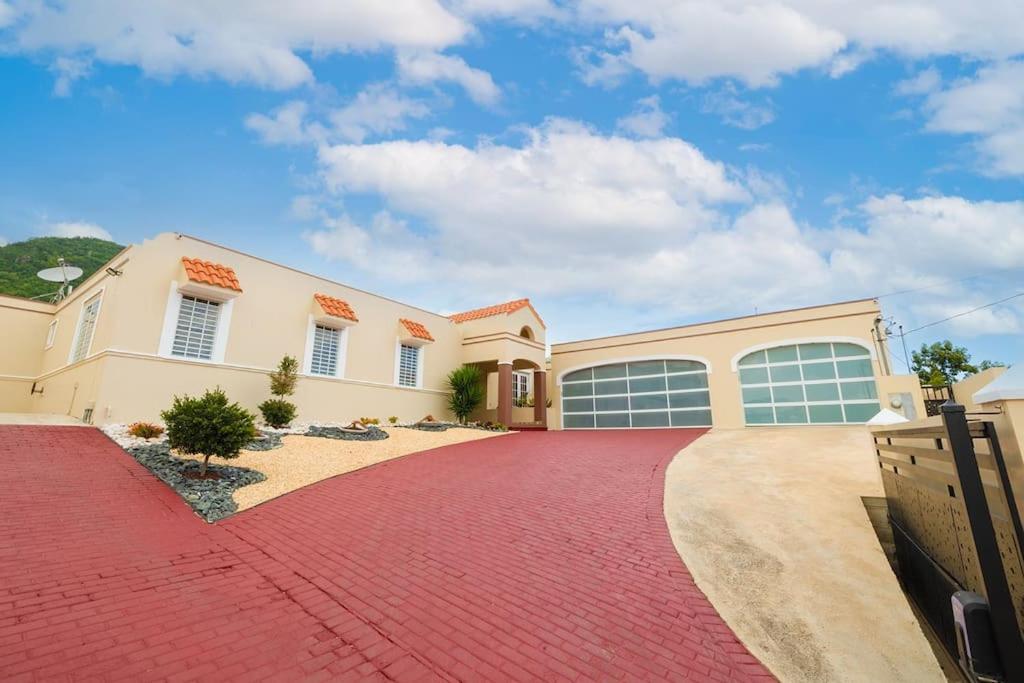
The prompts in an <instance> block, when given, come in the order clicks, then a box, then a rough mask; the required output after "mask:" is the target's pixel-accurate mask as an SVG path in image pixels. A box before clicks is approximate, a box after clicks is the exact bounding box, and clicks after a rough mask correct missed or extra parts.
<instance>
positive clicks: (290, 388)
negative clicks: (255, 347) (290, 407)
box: [270, 356, 299, 396]
mask: <svg viewBox="0 0 1024 683" xmlns="http://www.w3.org/2000/svg"><path fill="white" fill-rule="evenodd" d="M298 379H299V361H297V360H295V359H294V358H293V357H291V356H285V357H284V358H282V359H281V362H280V363H278V364H277V370H275V371H274V372H272V373H270V393H272V394H273V395H274V396H291V395H292V394H294V393H295V382H296V381H298Z"/></svg>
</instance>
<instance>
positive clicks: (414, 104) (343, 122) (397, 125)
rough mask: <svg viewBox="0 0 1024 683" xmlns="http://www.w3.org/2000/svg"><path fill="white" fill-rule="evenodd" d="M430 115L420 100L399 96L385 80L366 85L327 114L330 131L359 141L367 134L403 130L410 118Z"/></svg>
mask: <svg viewBox="0 0 1024 683" xmlns="http://www.w3.org/2000/svg"><path fill="white" fill-rule="evenodd" d="M429 115H430V108H429V107H427V105H425V104H424V103H423V102H420V101H419V100H414V99H411V98H409V97H406V96H405V95H402V94H401V93H399V92H398V91H397V90H395V89H394V88H393V87H391V86H389V85H387V84H385V83H376V84H371V85H368V86H367V87H366V88H364V89H363V90H362V91H361V92H360V93H359V94H358V95H356V97H355V98H354V99H353V100H352V101H351V102H349V103H348V104H347V105H345V106H344V107H342V108H340V109H336V110H334V111H333V112H331V114H330V115H329V116H328V119H329V121H330V123H331V127H332V130H333V131H334V132H335V133H336V134H337V135H338V136H340V137H341V138H342V139H344V140H350V141H353V142H362V141H363V140H364V139H365V138H367V137H368V136H371V135H386V134H389V133H394V132H395V131H400V130H404V129H405V127H406V125H407V123H408V121H409V120H410V119H422V118H424V117H426V116H429Z"/></svg>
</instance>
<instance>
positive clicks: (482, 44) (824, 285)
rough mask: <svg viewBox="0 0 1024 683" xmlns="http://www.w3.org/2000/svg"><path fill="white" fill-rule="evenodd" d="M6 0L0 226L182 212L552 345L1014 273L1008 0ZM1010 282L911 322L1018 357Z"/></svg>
mask: <svg viewBox="0 0 1024 683" xmlns="http://www.w3.org/2000/svg"><path fill="white" fill-rule="evenodd" d="M268 7H269V5H266V4H265V3H263V2H258V1H255V0H254V1H244V2H241V1H240V2H236V3H231V4H230V5H223V6H218V5H215V4H213V3H203V2H199V1H198V0H194V1H193V0H180V1H178V2H171V1H170V0H167V1H166V2H165V1H164V0H156V1H155V2H152V3H145V4H143V3H133V2H126V1H122V0H78V1H76V2H69V3H59V2H55V3H49V4H39V3H35V2H27V1H25V2H23V1H22V0H0V88H2V92H3V95H2V97H3V106H0V149H3V158H4V163H3V165H2V167H0V239H3V240H5V241H9V242H10V241H16V240H20V239H25V238H28V237H33V236H37V235H43V234H96V235H110V236H112V237H113V239H116V240H118V241H120V242H122V243H128V242H135V241H140V240H142V239H145V238H146V237H147V236H150V235H153V234H155V233H157V232H161V231H167V230H174V231H181V232H187V233H190V234H195V235H197V236H201V237H204V238H207V239H210V240H213V241H216V242H221V243H224V244H226V245H229V246H232V247H236V248H239V249H242V250H245V251H249V252H252V253H255V254H257V255H260V256H264V257H267V258H270V259H273V260H276V261H280V262H284V263H287V264H289V265H292V266H296V267H299V268H303V269H306V270H310V271H313V272H316V273H320V274H323V275H326V276H329V277H332V278H335V279H338V280H340V281H342V282H346V283H349V284H352V285H355V286H359V287H364V288H368V289H371V290H373V291H378V292H380V293H382V294H386V295H389V296H393V297H396V298H399V299H402V300H405V301H409V302H410V303H414V304H417V305H421V306H423V307H426V308H429V309H432V310H437V311H441V312H450V311H456V310H461V309H464V308H471V307H475V306H478V305H486V304H489V303H494V302H497V301H501V300H504V299H510V298H515V297H519V296H530V297H531V298H532V299H533V300H534V301H535V303H536V304H537V306H538V308H539V309H540V310H541V311H542V313H543V314H544V315H545V317H546V318H547V319H548V321H549V324H550V325H549V326H550V331H549V334H550V338H551V339H552V340H554V341H559V340H568V339H572V338H578V337H585V336H594V335H601V334H609V333H615V332H625V331H631V330H636V329H643V328H645V327H652V326H659V327H660V326H666V325H672V324H679V323H686V322H694V321H701V320H708V319H714V318H719V317H726V316H732V315H743V314H748V313H753V312H754V310H755V309H756V310H759V311H767V310H774V309H779V308H787V307H794V306H803V305H810V304H816V303H827V302H830V301H836V300H843V299H849V298H857V297H864V296H875V295H881V294H886V293H890V292H897V291H903V290H914V291H911V292H908V293H903V294H898V295H893V296H887V297H885V298H883V299H882V303H883V308H884V311H885V314H886V315H888V316H892V317H893V319H894V320H895V321H896V323H897V324H903V325H904V327H905V329H908V330H909V329H913V328H916V327H919V326H922V325H926V324H928V323H931V322H934V321H937V320H940V319H942V318H945V317H948V316H952V315H955V314H957V313H960V312H963V311H966V310H969V309H972V308H975V307H978V306H983V305H985V304H988V303H990V302H993V301H996V300H999V299H1003V298H1005V297H1007V296H1011V295H1013V294H1015V293H1017V292H1019V291H1024V289H1022V279H1024V278H1022V275H1024V202H1022V201H1021V197H1022V189H1024V183H1022V179H1024V60H1022V59H1021V55H1022V53H1024V37H1022V36H1021V35H1020V32H1019V31H1017V30H1015V29H1014V28H1013V27H1019V26H1020V25H1024V9H1022V8H1020V7H1015V6H1012V5H1011V4H1009V3H996V2H993V3H988V2H978V3H971V5H970V6H964V3H957V2H944V1H935V2H931V3H919V2H918V3H909V2H901V1H900V0H896V1H895V2H887V3H881V2H874V1H873V0H867V1H866V2H862V3H856V6H854V4H852V3H851V4H850V5H842V4H830V5H829V6H828V7H827V8H824V7H823V3H815V2H809V1H804V0H787V1H785V2H774V3H762V2H718V1H717V0H715V1H713V0H687V1H686V2H668V1H667V0H632V1H630V2H625V1H623V0H579V1H577V2H548V1H547V0H460V1H452V2H435V1H434V0H422V1H418V0H402V1H399V2H394V3H377V2H371V1H367V0H346V1H339V2H335V3H320V2H313V1H310V2H294V3H291V4H290V9H289V11H288V12H287V13H285V14H281V13H279V12H275V11H272V10H271V9H268ZM1022 321H1024V297H1021V298H1017V299H1013V300H1011V301H1008V302H1006V303H1005V304H1000V305H997V306H992V307H987V308H983V309H981V310H979V311H978V312H976V313H972V314H970V315H966V316H962V317H958V318H955V319H953V320H951V321H949V322H946V323H943V324H940V325H935V326H932V327H928V328H926V329H923V330H921V331H919V332H915V333H913V334H912V335H910V336H909V337H908V343H909V344H911V345H912V346H917V345H919V344H920V343H922V342H926V341H933V340H936V339H943V338H951V339H953V340H955V341H957V342H958V343H962V344H965V345H967V346H968V347H969V348H970V349H971V350H972V351H973V352H974V355H975V358H976V359H981V358H986V357H987V358H993V359H998V360H1003V361H1007V362H1014V361H1018V360H1020V359H1021V355H1022V351H1021V349H1022V345H1021V344H1020V333H1021V328H1022V325H1024V323H1022Z"/></svg>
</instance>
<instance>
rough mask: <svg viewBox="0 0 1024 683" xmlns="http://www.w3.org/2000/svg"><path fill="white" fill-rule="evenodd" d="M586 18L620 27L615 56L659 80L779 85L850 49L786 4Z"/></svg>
mask: <svg viewBox="0 0 1024 683" xmlns="http://www.w3.org/2000/svg"><path fill="white" fill-rule="evenodd" d="M581 12H582V13H583V14H584V16H586V17H589V18H591V19H592V20H594V21H596V22H599V23H603V24H610V25H612V26H617V28H616V29H615V30H614V32H613V33H611V34H610V35H611V36H612V37H613V38H614V39H615V40H616V41H617V42H618V43H619V44H621V45H622V47H621V48H618V49H617V48H611V49H609V51H608V53H607V54H609V55H612V56H614V57H618V58H620V59H621V60H624V61H625V62H627V63H628V64H629V65H630V66H632V67H634V68H636V69H639V70H640V71H642V72H644V73H645V74H647V76H648V77H650V78H651V79H652V80H654V81H662V80H665V79H679V80H683V81H686V82H688V83H690V84H694V85H701V84H704V83H706V82H707V81H709V80H711V79H715V78H720V77H732V78H736V79H739V80H741V81H743V82H744V83H746V84H747V85H749V86H752V87H759V86H766V85H774V84H775V82H776V81H777V80H778V76H779V74H780V73H789V72H793V71H796V70H799V69H802V68H805V67H808V66H815V65H819V64H823V63H825V62H827V61H828V60H829V59H831V58H832V57H833V56H834V55H835V54H837V53H838V52H839V51H840V50H841V49H843V47H844V46H845V45H846V39H845V38H844V37H843V35H842V34H841V33H840V32H838V31H836V30H834V29H831V28H828V27H827V26H823V25H820V24H817V23H816V22H815V21H814V20H812V19H811V18H809V17H807V16H805V15H804V14H802V13H801V12H799V11H797V10H795V9H793V8H792V7H790V6H787V5H785V4H782V3H754V4H738V3H722V2H719V1H718V0H695V1H689V2H675V1H674V0H647V1H644V0H584V1H583V2H582V3H581Z"/></svg>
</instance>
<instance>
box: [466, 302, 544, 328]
mask: <svg viewBox="0 0 1024 683" xmlns="http://www.w3.org/2000/svg"><path fill="white" fill-rule="evenodd" d="M527 307H529V309H530V310H531V311H533V314H534V315H535V316H537V320H540V324H541V325H544V321H543V320H541V317H540V314H538V313H537V309H535V308H534V307H533V304H531V303H530V300H529V299H516V300H515V301H506V302H505V303H503V304H497V305H495V306H485V307H484V308H474V309H473V310H472V311H465V312H463V313H453V314H452V315H450V316H448V319H449V320H451V321H452V322H455V323H464V322H467V321H469V320H479V319H480V318H490V317H491V316H492V315H503V314H504V315H509V314H510V313H515V312H516V311H518V310H519V309H521V308H527Z"/></svg>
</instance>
